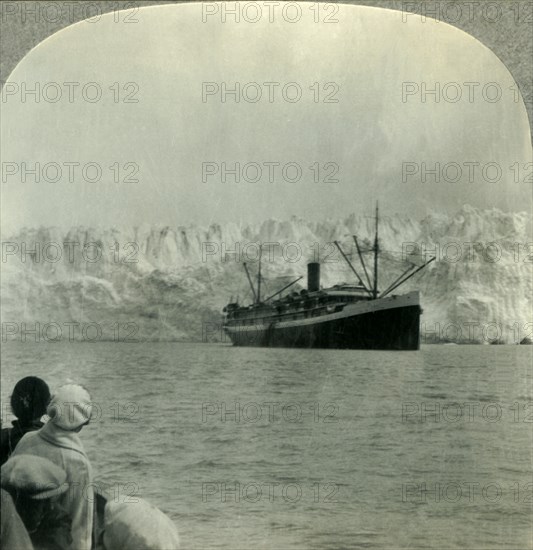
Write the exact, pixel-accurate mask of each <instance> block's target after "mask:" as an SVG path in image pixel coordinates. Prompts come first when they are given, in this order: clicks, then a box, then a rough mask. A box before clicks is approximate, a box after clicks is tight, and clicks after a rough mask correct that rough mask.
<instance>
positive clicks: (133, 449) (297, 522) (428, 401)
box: [2, 343, 533, 549]
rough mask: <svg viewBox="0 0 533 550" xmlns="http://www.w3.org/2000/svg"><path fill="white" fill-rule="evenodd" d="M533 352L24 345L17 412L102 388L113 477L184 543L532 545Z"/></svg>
mask: <svg viewBox="0 0 533 550" xmlns="http://www.w3.org/2000/svg"><path fill="white" fill-rule="evenodd" d="M532 351H533V348H532V347H531V346H427V347H425V348H424V349H422V350H421V351H420V352H403V353H395V352H366V351H325V350H324V351H316V350H312V351H308V350H304V351H297V350H265V349H239V348H233V347H230V346H225V345H207V344H204V345H202V344H177V343H176V344H175V343H154V344H144V343H143V344H122V343H98V344H86V343H85V344H80V343H78V344H68V343H64V344H63V343H59V344H44V343H43V344H29V343H26V344H23V343H11V344H10V343H8V344H4V346H3V352H2V403H3V406H2V417H3V419H4V421H5V420H11V417H10V416H9V414H6V398H8V396H9V395H10V392H11V389H12V387H13V385H14V383H15V382H16V381H17V380H18V379H19V378H21V377H22V376H26V375H29V374H33V375H37V376H41V377H43V378H44V379H46V380H47V381H48V383H49V385H50V386H51V387H52V389H53V388H54V387H57V385H59V384H61V383H64V382H65V381H67V380H71V381H76V382H79V383H82V384H84V385H85V386H87V388H89V389H90V391H91V393H92V395H93V399H94V401H95V402H96V403H97V404H98V410H99V416H100V418H99V419H98V420H95V421H94V422H93V423H91V424H90V425H89V426H88V427H87V428H85V429H84V430H83V431H82V433H81V436H82V439H83V441H84V443H85V445H86V449H87V451H88V454H89V456H90V458H91V460H92V462H93V466H94V469H95V473H96V478H97V480H98V481H99V482H100V483H101V484H102V486H104V485H105V486H106V487H107V489H108V491H109V494H112V495H113V496H112V497H111V498H117V499H125V498H128V494H131V493H134V494H136V495H139V496H142V497H144V498H146V499H148V500H150V501H152V502H154V503H155V504H156V505H158V506H159V507H160V508H162V509H163V510H164V511H165V512H167V513H168V514H169V515H170V516H171V517H172V518H173V519H174V520H175V521H176V523H177V525H178V527H179V529H180V534H181V538H182V546H183V547H184V548H202V549H204V548H227V549H236V548H246V549H248V548H253V547H257V548H272V549H274V548H276V549H277V548H311V549H314V548H383V549H392V548H395V549H396V548H420V549H422V548H424V549H427V548H439V549H444V548H470V549H471V548H476V549H477V548H479V549H490V548H497V549H502V548H509V549H510V548H520V549H525V548H532V547H533V544H532V534H531V533H532V531H531V512H532V494H533V484H532V483H531V481H532V479H531V457H532V448H533V435H532V430H531V428H532V423H531V422H532V421H533V407H531V397H532V377H531V366H530V365H531V359H532ZM236 403H239V405H238V406H237V410H238V411H239V414H240V418H239V422H236V419H235V414H232V412H233V413H235V410H236ZM265 403H278V405H268V404H265ZM457 403H459V404H460V405H461V407H462V408H459V407H458V406H457ZM465 403H470V405H465ZM220 411H222V412H223V413H224V412H225V413H226V414H225V417H224V416H223V418H224V419H225V421H222V420H221V413H220ZM424 411H425V412H424ZM431 411H433V412H431ZM461 411H462V413H463V415H462V417H459V415H460V414H461ZM214 413H216V414H214ZM259 414H261V417H260V418H256V417H257V416H258V415H259ZM500 415H501V416H500ZM298 417H299V418H298ZM294 420H296V421H294ZM528 420H529V422H528ZM237 483H238V484H239V485H238V486H237V485H236V484H237ZM424 483H425V486H424V485H423V484H424ZM224 484H225V486H224ZM237 487H238V488H239V489H240V493H241V494H240V498H239V502H235V498H236V497H235V492H231V490H232V489H233V490H235V488H237ZM424 487H425V489H426V491H425V492H424V491H423V488H424ZM224 489H225V490H224ZM224 500H225V501H224Z"/></svg>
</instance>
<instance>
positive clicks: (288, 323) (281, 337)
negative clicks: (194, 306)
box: [223, 207, 435, 350]
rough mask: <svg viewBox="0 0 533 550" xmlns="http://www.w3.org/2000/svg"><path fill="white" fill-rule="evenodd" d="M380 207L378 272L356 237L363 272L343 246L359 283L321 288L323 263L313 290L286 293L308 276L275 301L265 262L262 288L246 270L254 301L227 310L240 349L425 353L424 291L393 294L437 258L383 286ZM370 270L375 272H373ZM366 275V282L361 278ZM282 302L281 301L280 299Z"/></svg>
mask: <svg viewBox="0 0 533 550" xmlns="http://www.w3.org/2000/svg"><path fill="white" fill-rule="evenodd" d="M378 224H379V216H378V208H377V207H376V216H375V228H376V229H375V237H374V246H373V249H372V251H373V256H374V257H373V264H374V265H373V270H372V271H370V269H367V265H366V264H365V261H364V257H363V254H362V251H361V247H360V246H359V242H358V240H357V236H355V235H354V237H353V239H354V242H355V247H356V249H357V254H358V258H359V263H360V267H359V269H360V270H361V268H362V271H359V272H358V271H357V270H356V268H355V266H354V265H353V263H352V262H351V261H350V260H349V258H348V256H347V255H346V254H345V252H344V251H343V249H342V248H341V246H340V244H339V243H338V241H335V246H336V247H337V249H338V250H339V252H340V253H341V255H342V257H343V259H344V260H345V261H346V263H347V264H348V266H349V267H350V269H351V271H352V272H353V274H354V276H355V278H356V281H357V283H356V284H354V285H350V284H337V285H335V286H332V287H330V288H321V286H320V264H319V263H318V262H311V263H309V264H308V265H307V288H306V289H303V290H301V291H300V292H290V293H288V294H286V295H285V296H284V297H283V298H282V297H281V295H282V293H283V292H285V291H287V290H288V289H289V288H290V287H291V286H292V285H294V284H295V283H297V282H298V281H299V280H300V279H302V277H299V278H298V279H296V280H294V281H292V282H291V283H289V284H288V285H286V286H284V287H283V288H282V289H281V290H279V291H278V292H276V293H275V294H273V295H272V296H270V297H267V298H265V299H262V297H261V259H259V270H258V276H257V285H256V286H254V284H253V282H252V278H251V276H250V272H249V270H248V268H247V266H246V264H244V270H245V272H246V276H247V278H248V282H249V284H250V287H251V290H252V294H253V297H254V302H253V303H252V304H250V305H247V306H241V305H239V303H238V302H230V303H229V304H228V305H227V306H226V307H225V308H224V310H223V311H224V316H225V318H224V330H225V332H226V334H227V335H228V336H229V338H230V339H231V341H232V342H233V344H234V345H235V346H261V347H288V348H332V349H372V350H418V349H420V315H421V313H422V309H421V307H420V297H419V292H418V291H413V292H408V293H405V294H399V295H398V294H392V291H393V290H395V289H397V288H398V287H399V286H400V285H403V283H405V282H406V281H407V280H408V279H410V278H411V277H412V276H413V275H415V274H416V273H418V272H419V271H420V270H422V269H424V268H425V267H426V266H427V265H428V264H429V263H430V262H432V261H433V260H434V259H435V258H434V257H433V258H431V259H429V260H428V261H427V262H425V263H424V264H423V265H421V266H416V265H413V264H412V265H411V266H410V267H409V268H408V269H407V270H406V271H405V272H404V273H403V274H402V275H400V276H399V277H398V278H397V279H395V280H394V282H392V283H391V284H390V285H389V286H388V287H387V288H385V289H384V290H382V291H380V290H379V287H378V267H379V265H378V264H379V262H378V256H379V240H378ZM369 271H370V272H369ZM360 272H361V273H362V274H364V277H365V280H364V281H363V278H362V277H361V276H360V275H359V273H360ZM275 298H277V299H275Z"/></svg>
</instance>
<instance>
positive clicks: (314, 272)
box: [307, 262, 320, 292]
mask: <svg viewBox="0 0 533 550" xmlns="http://www.w3.org/2000/svg"><path fill="white" fill-rule="evenodd" d="M307 290H308V291H309V292H316V291H317V290H320V264H319V263H318V262H311V263H308V264H307Z"/></svg>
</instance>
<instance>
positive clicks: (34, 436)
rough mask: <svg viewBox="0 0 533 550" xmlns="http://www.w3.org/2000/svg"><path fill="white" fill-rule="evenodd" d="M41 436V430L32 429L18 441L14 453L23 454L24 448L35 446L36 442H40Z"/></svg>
mask: <svg viewBox="0 0 533 550" xmlns="http://www.w3.org/2000/svg"><path fill="white" fill-rule="evenodd" d="M40 439H41V438H40V437H39V431H32V432H27V433H25V434H24V435H23V436H22V437H21V439H20V441H19V442H18V443H17V446H16V447H15V449H14V450H13V454H22V451H23V450H24V449H28V448H30V447H33V446H34V445H35V444H36V443H38V442H39V440H40Z"/></svg>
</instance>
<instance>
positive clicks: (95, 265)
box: [1, 206, 533, 343]
mask: <svg viewBox="0 0 533 550" xmlns="http://www.w3.org/2000/svg"><path fill="white" fill-rule="evenodd" d="M528 223H531V220H530V218H529V217H528V215H527V214H526V213H518V214H517V213H515V214H510V213H504V212H501V211H499V210H497V209H493V210H485V211H480V210H477V209H475V208H472V207H470V206H464V207H463V208H462V209H461V210H460V211H459V212H457V213H456V214H455V215H454V216H451V217H450V216H446V215H433V214H432V215H429V216H428V217H426V218H424V219H423V220H421V221H415V220H412V219H408V218H404V217H399V216H393V217H383V218H382V219H381V221H380V226H379V238H380V246H381V248H382V250H383V256H382V258H381V261H380V264H379V275H380V277H379V279H380V288H381V289H384V288H386V286H388V284H389V283H391V282H392V281H393V280H394V279H395V278H396V277H397V276H398V275H400V274H401V273H402V271H403V270H404V269H406V268H407V267H409V263H408V261H411V262H412V263H413V264H416V265H420V264H422V263H423V261H424V259H429V257H430V256H431V255H435V254H436V255H437V261H435V262H433V263H432V264H430V265H429V266H428V267H427V268H426V269H425V270H423V271H421V272H420V273H418V274H417V275H415V276H414V277H413V278H412V279H410V280H409V281H408V282H407V283H406V285H404V286H403V287H402V288H401V289H398V290H397V292H401V291H406V290H411V289H419V290H420V291H421V293H422V306H423V309H424V313H423V316H422V321H421V328H422V341H423V342H426V343H431V342H433V341H441V342H442V341H444V342H446V341H450V342H465V341H466V342H492V341H496V340H499V341H501V342H506V343H516V342H518V341H520V340H523V339H524V338H528V337H529V338H531V337H532V334H533V324H532V321H533V316H532V295H533V292H532V290H533V288H532V274H533V270H532V266H533V263H532V262H533V245H532V246H531V248H529V249H528V237H527V225H528ZM354 234H356V235H357V236H358V239H359V242H360V245H361V246H362V248H363V249H364V250H365V251H366V252H365V254H364V255H365V258H366V260H367V261H366V264H367V268H368V269H369V271H370V268H371V267H372V262H371V258H372V255H371V252H370V251H369V250H370V248H371V246H372V240H373V235H374V220H373V218H372V217H359V216H355V215H351V216H349V217H347V218H345V219H338V220H328V221H320V222H317V221H308V220H304V219H300V218H293V219H290V220H284V221H283V220H282V221H280V220H274V219H268V220H266V221H264V222H263V223H261V224H258V225H239V224H236V223H228V224H223V225H220V224H212V225H210V226H209V227H200V226H194V225H190V226H187V227H185V226H176V227H153V226H145V225H141V226H139V227H132V228H127V229H116V228H110V229H104V228H85V227H75V228H72V229H70V230H69V231H62V230H59V229H57V228H53V227H52V228H39V229H27V228H25V229H23V230H21V231H20V232H19V233H18V234H17V235H14V236H12V237H10V238H7V239H5V240H4V241H3V247H2V252H3V258H2V262H3V263H2V280H1V285H2V286H1V292H2V323H3V325H2V327H3V328H2V331H3V340H5V339H9V338H15V339H20V338H21V330H23V329H24V328H25V329H26V331H29V330H31V329H33V328H35V326H36V325H35V324H36V323H38V327H37V328H38V337H39V339H40V341H43V340H46V339H48V340H53V339H54V338H57V339H58V340H59V339H61V340H68V339H69V337H70V338H71V339H76V340H90V339H94V340H104V339H105V340H121V341H123V340H125V339H126V338H127V337H128V335H131V337H133V338H134V339H136V340H140V341H144V340H150V341H158V340H160V341H166V340H196V341H201V340H204V341H205V340H208V341H216V340H220V339H221V338H223V335H222V333H221V331H220V329H219V328H218V326H219V325H220V322H221V310H222V308H223V306H224V305H225V304H226V303H227V302H228V300H229V298H230V296H232V295H233V298H234V299H236V297H237V296H239V298H240V301H241V302H245V301H246V300H249V299H250V297H251V292H250V289H249V285H248V282H247V279H246V276H245V274H244V271H243V268H242V265H241V264H242V262H243V261H246V262H247V264H248V265H249V268H250V271H251V273H252V276H254V277H255V275H256V272H257V252H258V246H257V244H256V243H258V242H262V243H278V244H276V245H274V244H270V245H268V244H264V251H263V265H262V274H263V282H262V290H263V292H262V295H263V296H264V297H265V296H266V295H269V294H272V293H274V292H275V291H276V290H278V289H280V288H281V287H282V286H283V285H284V284H286V283H287V282H289V281H290V280H292V278H296V277H297V276H299V275H305V273H306V267H305V265H306V263H307V262H308V261H310V260H316V259H320V261H321V262H322V283H323V284H324V286H328V285H332V284H336V283H338V282H343V281H345V282H354V281H355V278H354V276H353V274H352V272H351V271H350V270H349V268H348V267H347V266H346V264H345V262H344V261H343V260H342V258H341V257H340V254H339V253H338V252H337V251H336V249H335V247H334V246H333V244H332V241H334V240H339V241H340V243H341V245H342V247H343V249H344V250H345V251H346V252H347V253H351V258H352V261H353V263H354V266H355V267H356V269H357V270H358V271H359V272H360V274H361V275H362V276H363V277H364V273H363V270H362V268H361V265H360V262H359V259H358V257H357V254H356V253H355V251H354V243H353V239H352V235H354ZM474 243H477V244H474ZM489 243H492V244H490V245H489ZM370 275H371V274H370ZM300 283H302V284H301V285H300V286H298V285H296V286H295V287H293V289H294V288H296V289H298V288H302V286H305V284H306V283H305V277H304V279H302V280H301V281H300ZM293 289H291V290H293ZM24 323H25V327H24V326H23V324H24ZM69 323H70V324H69ZM76 323H77V324H76ZM91 323H92V324H91ZM98 330H100V331H101V332H100V333H99V332H98ZM35 338H36V336H35V334H33V333H30V332H28V333H27V335H26V341H30V342H31V341H34V340H35Z"/></svg>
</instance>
